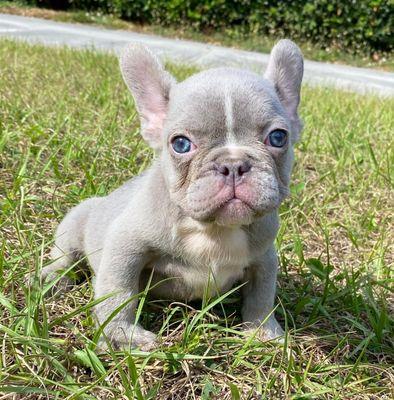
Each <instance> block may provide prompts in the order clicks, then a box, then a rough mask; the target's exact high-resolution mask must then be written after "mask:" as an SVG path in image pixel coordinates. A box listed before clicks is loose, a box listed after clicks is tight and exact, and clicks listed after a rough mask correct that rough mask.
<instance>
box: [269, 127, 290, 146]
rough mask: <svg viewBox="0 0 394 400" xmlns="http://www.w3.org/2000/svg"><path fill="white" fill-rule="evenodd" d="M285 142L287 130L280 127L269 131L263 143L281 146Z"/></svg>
mask: <svg viewBox="0 0 394 400" xmlns="http://www.w3.org/2000/svg"><path fill="white" fill-rule="evenodd" d="M286 142H287V132H286V131H282V130H280V129H276V130H275V131H272V132H270V134H269V135H268V137H267V139H266V140H265V144H269V145H270V146H272V147H283V146H284V145H285V144H286Z"/></svg>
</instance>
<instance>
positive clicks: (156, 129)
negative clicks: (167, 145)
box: [143, 111, 166, 142]
mask: <svg viewBox="0 0 394 400" xmlns="http://www.w3.org/2000/svg"><path fill="white" fill-rule="evenodd" d="M165 117H166V113H165V112H163V111H159V112H156V113H154V112H152V113H151V112H149V113H148V115H144V120H145V121H144V122H145V123H144V132H143V135H144V136H145V139H146V140H148V141H149V142H157V141H159V140H160V136H161V131H162V130H163V125H164V119H165Z"/></svg>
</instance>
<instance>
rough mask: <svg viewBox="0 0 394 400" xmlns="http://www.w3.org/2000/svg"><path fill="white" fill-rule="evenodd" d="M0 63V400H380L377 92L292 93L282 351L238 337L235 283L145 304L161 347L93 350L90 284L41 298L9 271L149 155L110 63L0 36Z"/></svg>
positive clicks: (22, 270)
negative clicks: (297, 118) (184, 299)
mask: <svg viewBox="0 0 394 400" xmlns="http://www.w3.org/2000/svg"><path fill="white" fill-rule="evenodd" d="M171 70H172V71H173V72H174V73H175V74H176V75H177V76H178V77H179V78H180V79H182V78H184V77H186V76H187V75H189V74H190V73H192V72H193V70H192V69H188V68H184V67H179V66H178V67H175V66H171ZM0 71H1V73H0V176H1V179H0V201H1V214H0V227H1V241H0V353H1V356H0V393H3V394H4V395H5V397H1V396H0V397H1V398H23V399H48V398H49V399H97V398H99V399H111V398H114V399H120V398H136V399H149V398H151V399H158V398H161V399H170V398H173V399H189V398H190V399H194V398H195V399H219V398H220V399H258V398H263V399H281V398H289V399H341V400H342V399H391V398H392V395H393V382H394V371H393V360H394V351H393V338H394V329H393V317H392V305H393V284H392V283H393V280H392V279H393V276H392V267H393V243H394V238H393V230H392V225H390V224H391V223H392V221H391V216H392V211H393V208H392V205H393V202H392V200H393V196H392V194H393V191H392V178H393V176H392V175H393V170H392V166H393V146H392V129H393V109H394V102H393V101H392V100H383V99H378V98H374V97H362V96H357V95H354V94H347V93H343V92H339V91H335V90H331V89H317V88H313V89H312V88H308V87H304V88H303V96H302V107H301V114H302V117H303V119H304V122H305V130H304V133H303V139H302V141H301V142H300V143H299V144H298V145H297V150H296V157H297V162H296V165H295V170H294V180H293V184H292V197H291V199H289V200H288V201H287V202H286V204H284V205H283V207H282V208H281V219H282V225H281V231H280V235H279V237H278V240H277V245H278V249H279V255H280V264H281V273H280V276H279V290H278V304H279V306H278V309H277V315H278V319H279V320H280V322H281V324H282V325H283V326H285V325H286V326H287V328H288V332H289V335H288V336H287V340H286V344H285V346H284V347H282V346H279V345H275V344H273V343H261V342H259V341H258V340H255V339H253V338H252V339H246V338H245V337H243V335H242V333H241V332H240V330H239V329H238V328H237V324H238V323H239V322H240V316H239V303H240V302H239V295H238V293H237V292H235V293H232V294H229V295H228V296H226V297H225V298H224V300H223V302H222V305H220V304H218V305H216V306H214V303H213V302H211V303H208V304H203V305H201V304H199V303H193V304H191V305H183V304H179V303H169V302H153V301H151V302H149V303H148V304H147V305H146V306H145V307H144V309H143V312H142V315H141V320H142V324H143V325H144V326H145V327H147V328H149V329H152V330H153V331H155V332H160V337H161V346H160V347H159V348H158V349H157V350H156V351H154V352H152V353H142V352H140V351H138V350H133V351H132V352H131V353H112V354H108V355H100V356H97V355H96V354H95V353H94V352H93V349H94V342H93V341H94V338H95V332H96V329H95V326H94V323H93V316H92V314H91V307H92V305H93V294H92V288H91V284H90V281H89V280H87V281H83V282H81V283H80V284H79V285H77V286H75V288H74V289H73V290H72V291H71V292H69V293H67V294H66V295H63V296H62V297H60V298H52V297H49V298H47V299H45V300H44V299H43V296H42V292H41V290H40V288H39V287H37V285H36V287H35V288H33V289H32V290H30V289H28V288H27V287H26V286H25V284H24V283H23V282H24V281H23V279H24V275H25V274H26V273H27V272H28V271H34V270H40V269H41V268H42V267H43V266H45V265H46V264H47V263H48V262H49V258H48V250H49V248H50V244H51V241H52V240H53V239H52V235H53V231H54V229H55V226H56V224H57V223H58V222H59V221H60V220H61V218H62V217H63V216H64V214H65V212H66V211H67V210H68V209H69V208H70V207H72V206H73V205H76V204H78V203H79V202H81V201H82V200H83V199H85V198H88V197H90V196H94V195H104V194H106V193H108V192H109V191H111V190H112V189H114V188H116V187H117V186H119V185H120V184H121V183H122V182H124V181H125V180H126V179H128V178H129V177H131V176H133V175H136V174H138V173H139V172H140V171H142V170H143V169H145V168H146V167H147V165H149V163H150V160H151V157H152V154H151V151H150V150H148V149H147V147H146V146H145V145H144V143H143V142H142V141H141V138H140V136H139V130H138V118H137V116H136V112H135V108H134V106H133V102H132V99H131V96H130V95H129V93H128V92H127V90H126V87H125V85H124V84H123V82H122V80H121V77H120V73H119V69H118V63H117V60H116V59H115V58H114V57H112V56H109V55H105V54H98V53H94V52H89V51H74V50H68V49H47V48H44V47H39V46H33V47H30V46H28V45H25V44H17V43H15V42H12V41H0ZM390 307H391V310H390ZM7 394H8V396H10V397H7ZM13 394H15V397H12V396H13ZM259 395H261V397H259Z"/></svg>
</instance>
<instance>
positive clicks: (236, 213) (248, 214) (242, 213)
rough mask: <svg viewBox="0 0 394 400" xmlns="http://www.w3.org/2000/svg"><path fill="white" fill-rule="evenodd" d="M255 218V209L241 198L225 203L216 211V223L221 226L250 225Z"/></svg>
mask: <svg viewBox="0 0 394 400" xmlns="http://www.w3.org/2000/svg"><path fill="white" fill-rule="evenodd" d="M254 219H255V213H254V211H253V210H252V209H251V208H250V206H248V205H247V204H246V203H244V202H243V201H241V200H239V199H234V200H231V201H229V202H227V203H225V204H223V205H222V206H221V207H220V208H219V209H218V210H217V212H216V213H215V223H216V224H218V225H221V226H240V225H250V224H251V223H252V222H253V221H254Z"/></svg>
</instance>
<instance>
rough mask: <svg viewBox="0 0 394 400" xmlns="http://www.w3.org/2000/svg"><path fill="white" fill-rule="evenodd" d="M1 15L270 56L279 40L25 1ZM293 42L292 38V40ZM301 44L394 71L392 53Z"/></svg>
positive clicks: (317, 55) (315, 52) (330, 57)
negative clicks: (364, 52) (149, 22)
mask: <svg viewBox="0 0 394 400" xmlns="http://www.w3.org/2000/svg"><path fill="white" fill-rule="evenodd" d="M0 12H3V13H10V14H17V15H26V16H31V17H38V18H47V19H52V20H55V21H61V22H74V23H75V22H77V23H83V24H94V25H99V26H103V27H106V28H113V29H125V30H131V31H137V32H142V33H147V34H155V35H161V36H166V37H171V38H173V37H175V38H178V39H189V40H195V41H199V42H204V43H212V44H216V45H223V46H228V47H235V48H240V49H244V50H252V51H258V52H264V53H269V52H270V51H271V49H272V47H273V45H274V44H275V43H276V42H277V40H278V38H276V37H270V36H263V35H256V34H253V33H250V34H245V33H242V32H240V31H239V30H237V29H231V28H230V29H226V30H223V31H209V32H208V31H207V32H201V31H197V30H196V29H193V28H192V27H190V28H187V27H168V26H167V27H164V26H160V25H141V24H138V23H134V22H128V21H125V20H122V19H120V18H118V17H116V16H115V15H111V14H103V13H102V12H100V11H96V12H94V11H93V12H87V11H82V10H72V11H54V10H49V9H45V8H41V7H40V8H37V7H32V6H27V5H26V4H25V3H24V2H23V0H14V1H9V0H0ZM290 39H291V38H290ZM297 44H298V45H299V46H300V47H301V50H302V52H303V53H304V56H305V57H306V58H307V59H310V60H315V61H324V62H331V63H340V64H349V65H354V66H357V67H367V68H379V69H383V70H387V71H394V58H393V54H391V53H378V52H376V53H374V54H373V55H372V56H370V55H364V56H363V55H361V54H356V53H355V52H352V51H351V50H349V51H344V50H342V49H340V48H336V47H334V46H331V47H330V46H327V47H326V48H322V47H321V46H318V45H315V44H313V43H311V42H308V41H304V42H303V43H299V41H297Z"/></svg>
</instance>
